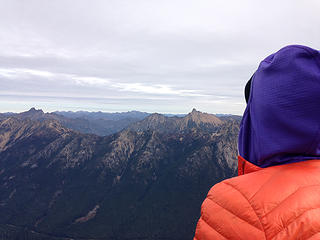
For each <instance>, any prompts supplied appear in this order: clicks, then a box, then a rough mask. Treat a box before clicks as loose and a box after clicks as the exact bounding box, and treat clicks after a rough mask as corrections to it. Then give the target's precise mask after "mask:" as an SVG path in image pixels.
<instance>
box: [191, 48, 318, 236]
mask: <svg viewBox="0 0 320 240" xmlns="http://www.w3.org/2000/svg"><path fill="white" fill-rule="evenodd" d="M319 103H320V53H319V51H317V50H314V49H311V48H308V47H305V46H300V45H291V46H287V47H284V48H282V49H280V50H279V51H278V52H276V53H274V54H272V55H270V56H269V57H267V58H266V59H264V60H263V61H262V62H261V63H260V65H259V68H258V69H257V71H256V72H255V74H254V75H253V77H252V81H251V88H250V96H249V100H248V104H247V107H246V109H245V112H244V115H243V118H242V121H241V124H240V133H239V157H238V175H239V176H237V177H234V178H230V179H227V180H224V181H222V182H220V183H218V184H216V185H215V186H213V187H212V188H211V190H210V191H209V193H208V196H207V198H206V199H205V201H204V202H203V204H202V207H201V217H200V219H199V221H198V224H197V227H196V232H195V237H194V240H213V239H231V240H233V239H234V240H238V239H244V240H251V239H255V240H256V239H258V240H259V239H266V240H271V239H272V240H299V239H300V240H306V239H309V240H316V239H317V240H320V107H319V106H320V105H319Z"/></svg>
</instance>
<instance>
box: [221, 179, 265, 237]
mask: <svg viewBox="0 0 320 240" xmlns="http://www.w3.org/2000/svg"><path fill="white" fill-rule="evenodd" d="M222 183H224V184H226V185H229V186H231V187H232V188H234V189H235V190H237V191H238V192H239V193H240V194H241V195H242V197H243V198H244V199H246V200H247V201H248V203H249V205H250V207H251V209H252V210H253V212H254V213H255V214H256V216H257V218H258V220H259V222H260V225H261V227H262V229H263V233H264V238H265V239H267V236H266V231H265V229H264V226H263V224H262V222H261V218H260V217H259V216H258V214H257V212H256V210H255V209H254V208H253V206H252V204H251V203H250V201H249V199H248V198H246V196H245V195H244V194H243V193H242V192H241V191H240V190H239V189H237V188H236V187H235V186H233V185H232V184H230V183H228V182H222Z"/></svg>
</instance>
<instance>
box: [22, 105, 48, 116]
mask: <svg viewBox="0 0 320 240" xmlns="http://www.w3.org/2000/svg"><path fill="white" fill-rule="evenodd" d="M43 114H44V112H43V111H42V109H35V108H34V107H32V108H30V109H29V110H28V111H25V112H22V113H20V114H19V115H21V116H41V115H43Z"/></svg>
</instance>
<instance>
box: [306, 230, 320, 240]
mask: <svg viewBox="0 0 320 240" xmlns="http://www.w3.org/2000/svg"><path fill="white" fill-rule="evenodd" d="M316 234H320V232H315V233H313V234H312V235H311V236H309V237H308V238H307V239H306V240H308V239H310V238H312V237H314V236H315V235H316Z"/></svg>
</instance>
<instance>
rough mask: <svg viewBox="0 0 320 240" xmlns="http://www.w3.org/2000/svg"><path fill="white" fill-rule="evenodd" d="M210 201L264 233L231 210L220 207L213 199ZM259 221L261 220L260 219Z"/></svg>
mask: <svg viewBox="0 0 320 240" xmlns="http://www.w3.org/2000/svg"><path fill="white" fill-rule="evenodd" d="M208 199H209V200H210V201H212V202H213V203H215V204H217V205H218V206H219V207H221V208H223V209H224V210H226V211H227V212H229V213H231V214H232V215H234V216H235V217H237V218H239V219H240V220H242V221H244V222H246V223H248V224H249V225H251V226H252V227H254V228H256V229H258V230H259V231H261V232H263V230H262V229H260V228H258V227H257V226H255V225H253V224H252V223H250V222H248V221H247V220H245V219H243V218H241V217H239V216H238V215H236V214H235V213H233V212H231V211H230V210H229V209H227V208H225V207H223V206H222V205H220V204H219V203H217V202H216V201H214V200H212V199H210V198H208ZM258 220H259V219H258Z"/></svg>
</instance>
